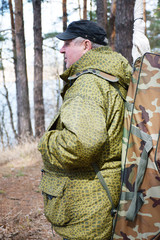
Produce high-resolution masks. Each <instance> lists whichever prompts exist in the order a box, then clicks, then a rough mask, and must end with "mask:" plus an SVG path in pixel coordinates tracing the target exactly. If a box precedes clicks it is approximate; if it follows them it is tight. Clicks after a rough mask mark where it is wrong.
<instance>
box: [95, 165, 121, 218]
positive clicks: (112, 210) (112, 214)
mask: <svg viewBox="0 0 160 240" xmlns="http://www.w3.org/2000/svg"><path fill="white" fill-rule="evenodd" d="M92 167H93V169H94V171H95V173H96V175H97V177H98V179H99V181H100V183H101V185H102V186H103V188H104V190H105V191H106V192H107V195H108V198H109V200H110V202H111V205H112V209H111V216H112V217H114V216H115V214H116V213H117V209H116V208H115V206H114V203H113V200H112V197H111V194H110V191H109V188H108V186H107V183H106V181H105V180H104V178H103V176H102V174H101V172H100V170H99V168H98V166H97V164H96V163H92Z"/></svg>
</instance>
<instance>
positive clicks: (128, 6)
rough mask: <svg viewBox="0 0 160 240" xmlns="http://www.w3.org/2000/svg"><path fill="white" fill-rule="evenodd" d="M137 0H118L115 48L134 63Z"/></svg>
mask: <svg viewBox="0 0 160 240" xmlns="http://www.w3.org/2000/svg"><path fill="white" fill-rule="evenodd" d="M134 5H135V0H118V1H116V19H115V26H116V40H115V50H116V51H117V52H119V53H121V54H122V55H123V56H124V57H126V58H127V59H128V61H129V63H130V64H132V61H133V60H132V38H133V22H134Z"/></svg>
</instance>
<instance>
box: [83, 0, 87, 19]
mask: <svg viewBox="0 0 160 240" xmlns="http://www.w3.org/2000/svg"><path fill="white" fill-rule="evenodd" d="M83 19H84V20H87V0H83Z"/></svg>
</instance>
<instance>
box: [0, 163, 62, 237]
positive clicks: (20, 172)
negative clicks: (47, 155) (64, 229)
mask: <svg viewBox="0 0 160 240" xmlns="http://www.w3.org/2000/svg"><path fill="white" fill-rule="evenodd" d="M41 168H42V161H41V159H39V160H34V159H32V160H31V159H25V161H24V162H20V161H19V162H17V161H16V160H15V161H12V162H8V163H5V164H3V165H0V239H2V240H10V239H13V240H24V239H25V240H28V239H32V240H35V239H39V240H42V239H43V240H47V239H48V240H51V239H54V240H60V239H61V238H60V237H59V236H57V235H55V237H53V235H52V231H51V226H50V223H49V222H48V221H47V220H46V218H45V216H44V214H43V198H42V195H41V191H40V190H39V188H38V186H39V183H40V179H41Z"/></svg>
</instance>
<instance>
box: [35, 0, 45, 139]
mask: <svg viewBox="0 0 160 240" xmlns="http://www.w3.org/2000/svg"><path fill="white" fill-rule="evenodd" d="M32 3H33V31H34V121H35V136H36V137H40V136H42V134H43V133H44V131H45V119H44V103H43V52H42V27H41V1H40V0H32Z"/></svg>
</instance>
